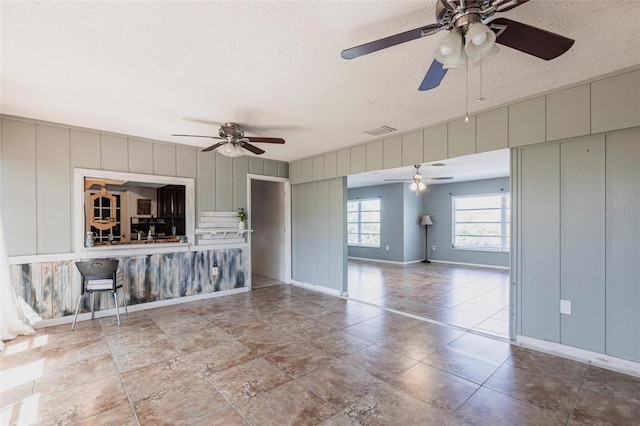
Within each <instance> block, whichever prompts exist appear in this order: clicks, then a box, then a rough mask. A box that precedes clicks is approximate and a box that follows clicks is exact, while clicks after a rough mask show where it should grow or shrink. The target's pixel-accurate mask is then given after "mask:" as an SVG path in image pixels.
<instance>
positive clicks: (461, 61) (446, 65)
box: [442, 50, 467, 70]
mask: <svg viewBox="0 0 640 426" xmlns="http://www.w3.org/2000/svg"><path fill="white" fill-rule="evenodd" d="M466 66H467V54H466V53H465V52H464V50H462V51H461V52H460V55H458V58H457V59H455V60H450V61H446V62H442V68H443V69H445V70H450V69H455V68H465V67H466Z"/></svg>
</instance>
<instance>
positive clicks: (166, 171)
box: [153, 143, 176, 176]
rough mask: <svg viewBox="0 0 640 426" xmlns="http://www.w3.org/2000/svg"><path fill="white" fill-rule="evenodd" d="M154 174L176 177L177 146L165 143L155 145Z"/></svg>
mask: <svg viewBox="0 0 640 426" xmlns="http://www.w3.org/2000/svg"><path fill="white" fill-rule="evenodd" d="M153 174H155V175H162V176H176V146H175V145H169V144H164V143H154V144H153Z"/></svg>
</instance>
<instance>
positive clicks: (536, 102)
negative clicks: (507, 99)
mask: <svg viewBox="0 0 640 426" xmlns="http://www.w3.org/2000/svg"><path fill="white" fill-rule="evenodd" d="M545 104H546V101H545V97H544V96H542V97H540V98H535V99H530V100H528V101H524V102H520V103H517V104H513V105H510V106H509V147H511V148H513V147H516V146H523V145H531V144H535V143H540V142H544V141H545V138H546V130H545V129H546V126H545V119H546V112H545V111H546V109H545Z"/></svg>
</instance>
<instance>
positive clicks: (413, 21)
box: [1, 0, 640, 161]
mask: <svg viewBox="0 0 640 426" xmlns="http://www.w3.org/2000/svg"><path fill="white" fill-rule="evenodd" d="M435 3H436V2H435V1H434V0H431V1H420V2H397V1H376V2H360V1H359V2H350V1H348V2H347V1H343V2H335V1H309V2H249V1H233V2H204V1H199V2H120V1H118V2H116V1H110V2H35V1H34V2H27V1H23V2H6V1H3V2H2V3H1V8H2V9H1V24H2V28H1V43H2V45H1V60H2V63H1V76H2V80H1V84H2V86H1V89H2V92H1V111H2V112H3V113H5V114H11V115H18V116H23V117H30V118H35V119H40V120H47V121H53V122H59V123H65V124H70V125H75V126H81V127H89V128H95V129H100V130H105V131H111V132H116V133H124V134H130V135H135V136H139V137H145V138H152V139H158V140H164V141H170V142H177V143H185V144H190V145H196V146H201V147H204V146H207V145H209V144H210V143H209V140H207V139H194V138H175V137H171V136H170V134H171V133H195V134H205V135H207V134H210V135H215V134H216V133H217V126H216V125H214V124H209V123H206V122H203V121H210V122H212V123H214V122H218V123H220V122H225V121H236V122H240V123H242V124H247V125H250V126H253V127H254V130H255V131H254V132H247V134H252V135H261V136H276V137H283V138H285V139H286V140H287V143H286V145H284V146H274V145H266V144H264V145H261V147H263V148H265V149H266V150H267V153H266V154H265V155H264V157H266V158H274V159H280V160H286V161H289V160H293V159H297V158H302V157H306V156H310V155H313V154H317V153H321V152H325V151H328V150H332V149H336V148H340V147H343V146H348V145H353V144H357V143H360V142H364V141H367V140H371V139H372V138H371V137H370V136H369V135H366V134H364V133H363V131H365V130H369V129H372V128H376V127H379V126H381V125H388V126H391V127H394V128H396V129H398V131H400V132H404V131H409V130H412V129H415V128H419V127H423V126H426V125H429V124H433V123H437V122H440V121H443V120H447V119H452V118H455V117H459V116H462V115H464V111H465V90H464V81H465V76H464V71H462V70H453V71H450V72H449V73H448V75H447V76H446V78H445V81H444V82H443V83H442V84H441V85H440V87H438V88H436V89H434V90H432V91H429V92H418V90H417V87H418V85H419V84H420V82H421V81H422V78H423V76H424V74H425V72H426V70H427V69H428V67H429V65H430V63H431V61H432V59H433V50H434V48H435V46H436V44H437V43H438V42H439V40H441V39H442V38H443V37H444V35H445V34H444V33H439V34H436V35H434V36H431V37H427V38H423V39H420V40H415V41H412V42H409V43H405V44H403V45H400V46H396V47H393V48H390V49H386V50H383V51H380V52H377V53H374V54H371V55H367V56H364V57H361V58H357V59H354V60H351V61H347V60H344V59H341V58H340V52H341V51H342V50H343V49H345V48H348V47H352V46H355V45H358V44H361V43H364V42H368V41H371V40H374V39H377V38H381V37H384V36H388V35H391V34H395V33H398V32H401V31H405V30H409V29H413V28H417V27H420V26H423V25H425V24H429V23H433V22H434V21H435V19H434V10H435ZM501 16H504V17H508V18H511V19H514V20H517V21H521V22H524V23H527V24H530V25H534V26H538V27H540V28H544V29H547V30H550V31H553V32H557V33H560V34H562V35H565V36H567V37H570V38H574V39H575V40H576V43H575V45H574V47H573V48H572V49H571V50H570V51H569V52H568V53H567V54H565V55H563V56H561V57H560V58H558V59H556V60H553V61H550V62H545V61H542V60H539V59H537V58H534V57H531V56H528V55H525V54H523V53H520V52H517V51H514V50H512V49H509V48H507V47H503V48H502V50H501V52H500V54H499V55H497V56H495V57H494V58H493V59H492V60H490V61H488V62H487V63H486V64H485V65H484V73H483V94H484V96H485V97H486V98H487V101H485V102H483V103H481V104H477V103H476V102H475V101H474V99H475V98H477V97H478V95H479V76H480V74H479V69H478V68H473V69H472V70H471V72H470V74H469V79H470V81H471V83H470V99H471V100H470V111H471V112H477V111H479V110H484V109H488V108H491V107H493V106H496V105H500V104H504V103H506V102H510V101H513V100H516V99H520V98H523V97H527V96H530V95H534V94H537V93H541V92H544V91H548V90H551V89H554V88H557V87H562V86H565V85H567V84H571V83H574V82H577V81H581V80H585V79H588V78H592V77H596V76H599V75H603V74H606V73H608V72H611V71H615V70H618V69H623V68H626V67H629V66H633V65H637V64H640V26H639V25H638V22H640V1H613V0H612V1H589V0H579V1H562V0H557V1H548V0H531V1H530V2H528V3H526V4H524V5H522V6H520V7H517V8H515V9H513V10H511V11H509V12H506V13H503V14H501Z"/></svg>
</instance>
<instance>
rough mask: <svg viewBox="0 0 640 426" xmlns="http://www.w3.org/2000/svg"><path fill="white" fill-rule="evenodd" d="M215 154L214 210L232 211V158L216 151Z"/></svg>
mask: <svg viewBox="0 0 640 426" xmlns="http://www.w3.org/2000/svg"><path fill="white" fill-rule="evenodd" d="M215 156H216V167H215V171H216V178H215V181H214V182H215V188H216V189H215V195H216V210H218V211H223V212H229V211H233V186H234V185H233V159H232V158H229V157H225V156H224V155H221V154H218V153H216V154H215ZM245 182H246V181H245ZM245 185H246V183H245Z"/></svg>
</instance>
